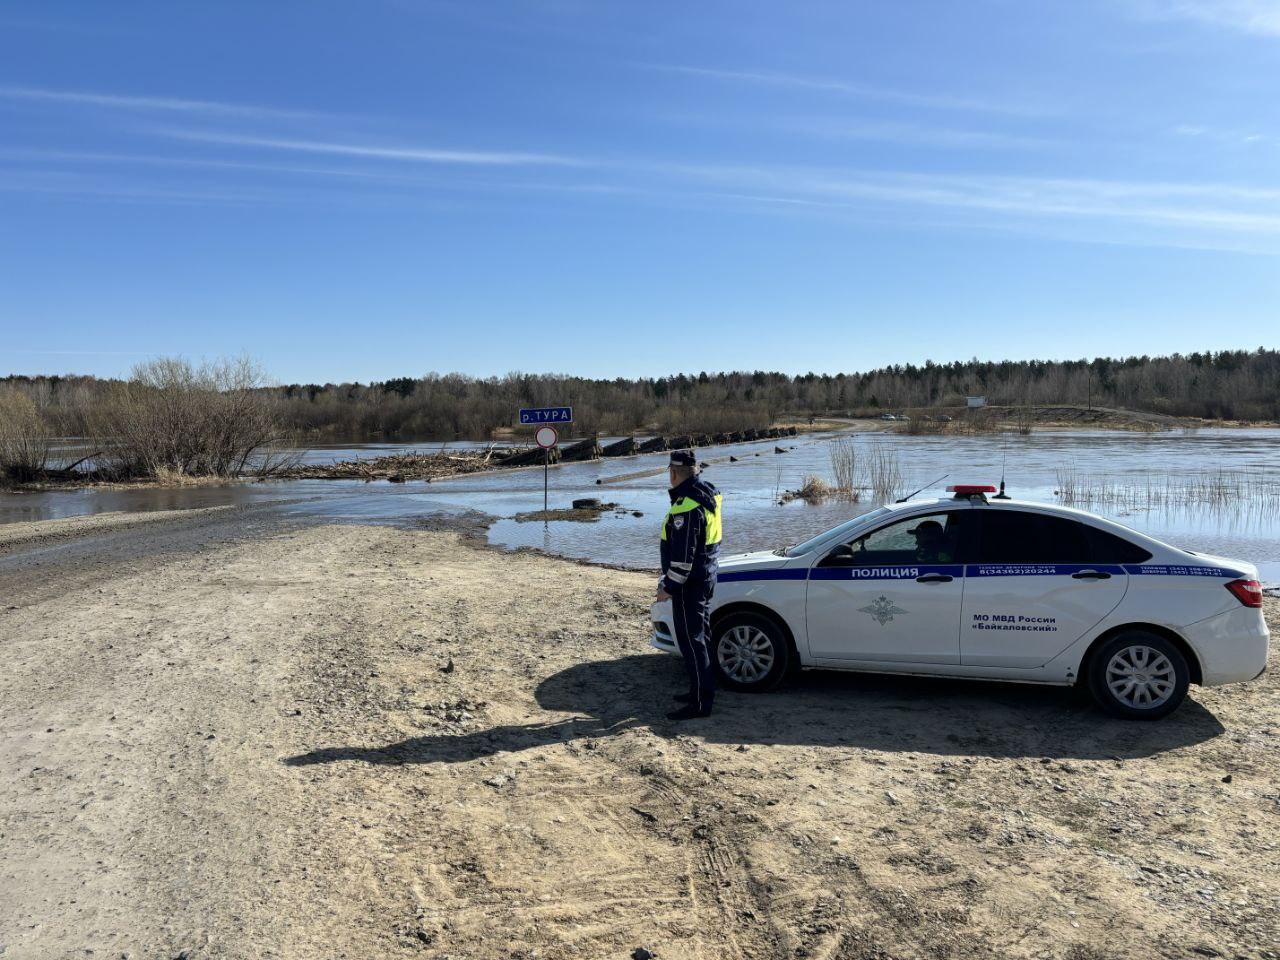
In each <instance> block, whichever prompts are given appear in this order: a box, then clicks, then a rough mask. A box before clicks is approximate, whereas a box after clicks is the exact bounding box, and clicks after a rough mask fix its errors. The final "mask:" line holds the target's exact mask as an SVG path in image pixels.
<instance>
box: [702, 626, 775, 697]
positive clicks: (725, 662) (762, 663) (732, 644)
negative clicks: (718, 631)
mask: <svg viewBox="0 0 1280 960" xmlns="http://www.w3.org/2000/svg"><path fill="white" fill-rule="evenodd" d="M716 658H717V659H718V660H719V662H720V669H721V670H723V671H724V673H725V676H727V677H728V678H729V679H730V680H736V681H737V682H738V683H755V682H757V681H759V680H761V679H762V678H764V677H765V676H767V675H768V673H769V671H770V670H771V669H773V663H774V660H775V654H774V651H773V641H772V640H770V639H769V635H768V634H766V633H765V632H764V631H763V630H761V629H759V628H758V627H749V626H746V625H745V624H744V625H742V626H737V627H733V628H732V629H730V630H727V631H725V633H724V634H723V635H722V636H721V637H720V643H719V644H718V645H717V647H716Z"/></svg>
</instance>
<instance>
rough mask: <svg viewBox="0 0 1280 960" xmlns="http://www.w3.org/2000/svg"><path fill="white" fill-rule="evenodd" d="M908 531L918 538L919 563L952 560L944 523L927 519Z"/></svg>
mask: <svg viewBox="0 0 1280 960" xmlns="http://www.w3.org/2000/svg"><path fill="white" fill-rule="evenodd" d="M907 532H908V533H910V534H911V535H912V536H913V537H915V538H916V562H917V563H950V562H951V560H952V556H951V552H950V551H949V550H948V549H947V535H946V532H945V531H944V530H943V529H942V524H940V523H939V522H938V521H937V520H925V521H924V522H923V523H920V524H918V525H917V526H916V527H915V528H913V529H911V530H908V531H907Z"/></svg>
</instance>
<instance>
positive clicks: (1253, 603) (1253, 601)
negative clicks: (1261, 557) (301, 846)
mask: <svg viewBox="0 0 1280 960" xmlns="http://www.w3.org/2000/svg"><path fill="white" fill-rule="evenodd" d="M1226 586H1227V589H1228V590H1230V591H1231V595H1232V596H1234V597H1235V598H1236V599H1237V600H1239V601H1240V602H1241V603H1243V604H1244V605H1245V606H1246V607H1260V606H1262V584H1260V583H1259V582H1258V581H1257V580H1232V581H1231V582H1230V583H1228V584H1227V585H1226Z"/></svg>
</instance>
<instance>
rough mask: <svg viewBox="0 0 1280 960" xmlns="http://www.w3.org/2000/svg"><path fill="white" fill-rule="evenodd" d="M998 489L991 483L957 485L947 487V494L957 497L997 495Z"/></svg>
mask: <svg viewBox="0 0 1280 960" xmlns="http://www.w3.org/2000/svg"><path fill="white" fill-rule="evenodd" d="M995 492H996V488H995V487H993V486H992V485H991V484H989V483H957V484H953V485H952V486H950V487H947V493H954V494H955V495H956V496H957V497H968V496H971V495H973V494H976V493H995Z"/></svg>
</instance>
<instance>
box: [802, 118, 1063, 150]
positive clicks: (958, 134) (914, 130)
mask: <svg viewBox="0 0 1280 960" xmlns="http://www.w3.org/2000/svg"><path fill="white" fill-rule="evenodd" d="M778 126H779V127H780V128H782V129H785V130H788V131H790V132H794V133H800V134H805V135H808V136H813V137H820V138H824V139H828V140H866V141H874V142H880V143H900V144H905V145H908V146H921V147H940V148H944V149H957V150H962V149H977V150H1004V149H1010V150H1029V149H1040V148H1042V147H1046V146H1049V145H1050V143H1051V141H1048V140H1044V139H1040V138H1037V137H1025V136H1021V135H1019V134H1013V133H1001V132H998V131H991V130H965V129H956V128H953V127H938V126H932V125H926V124H921V123H900V122H890V121H876V120H858V119H847V118H843V117H841V118H826V117H824V118H802V119H793V120H782V121H779V122H778Z"/></svg>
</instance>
